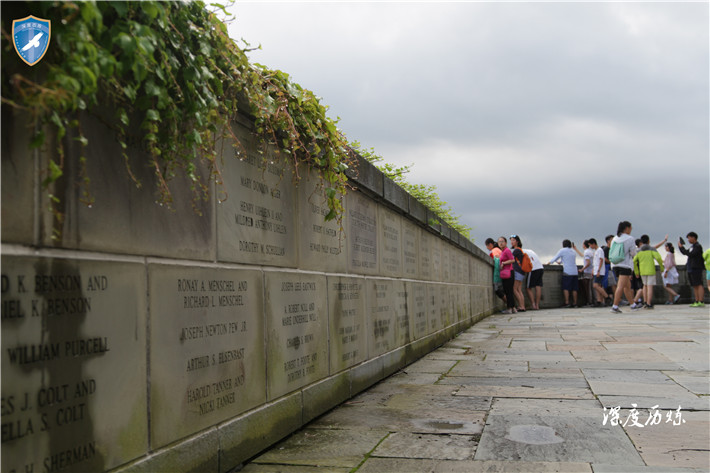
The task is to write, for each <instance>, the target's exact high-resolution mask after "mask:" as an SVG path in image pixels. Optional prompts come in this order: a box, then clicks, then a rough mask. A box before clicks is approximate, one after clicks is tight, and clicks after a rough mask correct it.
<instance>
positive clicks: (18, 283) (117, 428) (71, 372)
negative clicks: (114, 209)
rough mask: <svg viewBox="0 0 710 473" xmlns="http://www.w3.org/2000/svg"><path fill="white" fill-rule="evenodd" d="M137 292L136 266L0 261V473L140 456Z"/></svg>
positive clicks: (143, 433)
mask: <svg viewBox="0 0 710 473" xmlns="http://www.w3.org/2000/svg"><path fill="white" fill-rule="evenodd" d="M145 287H146V284H145V269H144V266H143V265H141V264H139V263H136V262H117V261H94V260H76V259H74V260H70V259H62V258H49V257H35V256H20V255H13V256H11V255H7V254H5V255H3V256H2V344H3V349H2V399H3V412H2V422H3V429H2V471H8V472H9V471H39V470H42V469H50V468H51V469H52V471H54V470H56V469H59V468H60V467H62V468H69V467H71V469H72V470H80V471H104V470H110V469H112V468H115V467H117V466H118V465H121V464H124V463H127V462H129V461H131V460H133V459H135V458H137V457H139V456H140V455H143V454H144V453H145V451H146V450H147V448H148V419H147V406H146V389H147V388H146V352H145V347H146V331H145V327H146V319H145V314H146V311H147V307H146V293H145ZM67 452H72V453H71V455H68V454H67ZM47 465H49V467H48V466H47Z"/></svg>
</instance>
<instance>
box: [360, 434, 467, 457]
mask: <svg viewBox="0 0 710 473" xmlns="http://www.w3.org/2000/svg"><path fill="white" fill-rule="evenodd" d="M478 439H479V436H473V435H434V434H412V433H408V432H396V433H393V434H392V435H390V436H389V437H387V438H386V439H385V440H384V441H383V442H382V443H381V444H380V445H379V446H378V447H377V448H376V449H375V451H374V452H373V453H372V456H375V457H388V458H392V457H395V458H422V459H432V460H472V459H473V455H474V453H475V452H476V447H477V446H478Z"/></svg>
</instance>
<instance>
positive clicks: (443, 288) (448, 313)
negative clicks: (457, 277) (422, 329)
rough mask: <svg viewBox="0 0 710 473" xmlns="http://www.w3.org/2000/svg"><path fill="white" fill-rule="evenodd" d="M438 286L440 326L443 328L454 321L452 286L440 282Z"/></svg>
mask: <svg viewBox="0 0 710 473" xmlns="http://www.w3.org/2000/svg"><path fill="white" fill-rule="evenodd" d="M437 288H438V290H439V312H438V316H439V328H440V329H443V328H446V327H448V326H449V325H451V324H452V323H453V315H452V307H453V301H452V300H451V287H450V286H449V285H448V284H439V285H438V286H437Z"/></svg>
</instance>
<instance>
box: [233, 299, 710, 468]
mask: <svg viewBox="0 0 710 473" xmlns="http://www.w3.org/2000/svg"><path fill="white" fill-rule="evenodd" d="M622 309H623V310H624V313H623V314H621V315H614V314H611V313H610V312H609V310H608V309H601V308H600V309H591V308H584V309H554V310H542V311H527V312H523V313H518V314H514V315H502V314H499V315H494V316H491V317H488V318H487V319H484V320H483V321H482V322H479V323H478V324H477V325H475V326H473V327H471V328H470V329H469V330H467V331H466V332H464V333H461V334H460V335H459V336H458V337H457V338H455V339H454V340H452V341H451V342H449V343H447V344H446V345H444V346H443V347H441V348H440V349H438V350H436V351H435V352H433V353H430V354H429V355H427V356H425V357H424V358H422V359H421V360H419V361H418V362H416V363H414V364H412V365H410V366H409V367H407V368H406V369H404V370H402V371H400V372H398V373H396V374H395V375H393V376H391V377H390V378H388V379H386V380H384V381H383V382H381V383H379V384H377V385H375V386H373V387H372V388H370V389H369V390H368V391H366V392H363V393H362V394H360V395H359V396H357V397H356V398H354V399H352V400H350V401H349V402H347V403H345V404H344V405H342V406H340V407H338V408H336V409H334V410H332V411H330V412H328V413H326V414H325V415H323V416H321V417H320V418H318V419H316V420H315V421H313V422H311V423H310V424H308V425H307V426H306V427H305V428H303V429H302V430H300V431H298V432H296V433H295V434H293V435H292V436H290V437H289V438H287V439H285V440H284V441H283V442H281V443H280V444H277V445H275V446H274V447H273V448H271V449H270V450H268V451H266V452H263V453H262V454H261V455H259V456H257V457H256V458H254V459H253V460H252V462H251V463H248V464H246V465H245V466H244V468H243V469H242V471H243V472H245V473H266V472H283V473H287V472H318V473H321V472H334V473H335V472H337V473H341V472H342V473H347V472H354V471H357V472H358V473H365V472H367V473H386V472H393V473H394V472H401V473H417V472H437V473H445V472H460V473H474V472H510V471H512V472H595V473H611V472H649V473H650V472H654V473H655V472H687V471H693V472H706V471H708V470H710V378H709V370H710V350H709V344H708V336H709V330H708V328H709V320H710V311H708V309H706V308H703V309H695V308H689V307H688V306H687V305H683V306H656V309H654V310H640V311H637V312H632V311H631V310H629V309H628V307H626V308H622ZM605 407H606V409H605ZM617 407H619V408H620V409H618V410H617V409H614V408H617ZM679 407H680V408H681V410H680V412H678V408H679Z"/></svg>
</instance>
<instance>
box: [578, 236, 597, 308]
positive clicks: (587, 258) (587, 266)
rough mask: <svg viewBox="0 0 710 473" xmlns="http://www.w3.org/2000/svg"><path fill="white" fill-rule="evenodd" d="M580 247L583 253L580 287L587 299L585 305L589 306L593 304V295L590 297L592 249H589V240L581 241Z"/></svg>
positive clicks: (592, 269)
mask: <svg viewBox="0 0 710 473" xmlns="http://www.w3.org/2000/svg"><path fill="white" fill-rule="evenodd" d="M582 247H583V248H584V253H583V254H582V258H583V260H584V261H583V266H582V268H581V269H580V270H579V273H580V276H581V278H580V279H581V280H582V289H583V290H584V297H585V298H586V299H587V305H588V306H591V305H594V304H593V299H594V298H593V297H592V279H593V271H594V266H593V264H592V263H593V261H592V260H593V259H594V250H592V249H591V247H590V244H589V240H584V242H583V243H582Z"/></svg>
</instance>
